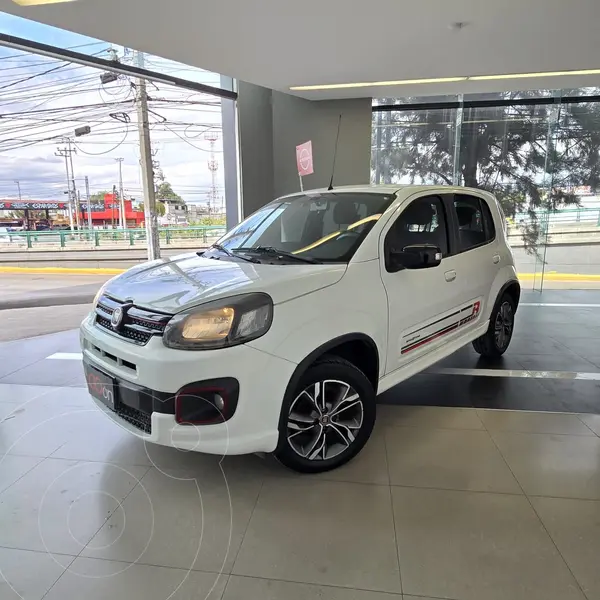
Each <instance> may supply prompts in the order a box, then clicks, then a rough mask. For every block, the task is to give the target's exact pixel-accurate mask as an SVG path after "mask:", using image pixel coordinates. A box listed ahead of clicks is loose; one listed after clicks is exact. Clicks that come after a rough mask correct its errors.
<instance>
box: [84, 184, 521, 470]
mask: <svg viewBox="0 0 600 600" xmlns="http://www.w3.org/2000/svg"><path fill="white" fill-rule="evenodd" d="M505 223H506V221H505V219H504V216H503V215H502V212H501V209H500V207H499V204H498V203H497V201H496V200H495V199H494V197H493V196H492V195H490V194H488V193H486V192H483V191H481V190H476V189H468V188H459V187H442V186H404V187H400V186H389V185H388V186H364V187H344V188H338V189H335V190H331V191H314V192H306V193H302V194H295V195H291V196H287V197H284V198H280V199H278V200H275V201H274V202H272V203H270V204H268V205H266V206H264V207H263V208H261V209H260V210H258V211H257V212H256V213H254V214H253V215H252V216H250V217H249V218H247V219H246V220H245V221H243V222H242V223H241V224H239V225H238V226H237V227H235V228H234V229H232V230H231V231H229V232H228V233H227V234H226V235H225V236H224V237H222V238H221V239H220V240H219V242H218V243H216V244H214V245H213V246H211V247H210V248H209V249H208V250H207V251H205V252H204V253H192V254H184V255H181V256H177V257H173V258H164V259H160V260H156V261H152V262H148V263H145V264H141V265H137V266H135V267H133V268H131V269H129V270H128V271H127V272H125V273H123V274H122V275H119V276H117V277H115V278H113V279H112V280H110V281H109V282H108V283H107V284H106V285H105V286H104V287H103V288H102V289H101V290H100V291H99V293H98V295H97V297H96V300H95V302H94V310H93V312H92V313H91V314H90V315H89V317H87V318H86V319H85V320H84V322H83V323H82V326H81V344H82V348H83V355H84V367H85V371H86V377H87V382H88V386H89V390H90V392H91V394H92V396H93V398H94V400H95V402H96V403H97V404H98V406H100V407H101V409H102V410H104V411H105V412H106V414H107V415H109V416H110V417H111V418H112V419H113V420H114V421H116V422H117V423H119V424H121V425H122V426H123V427H125V428H127V429H128V430H129V431H131V432H132V433H133V434H135V435H136V436H138V437H140V438H142V439H144V440H146V441H148V442H153V443H156V444H163V445H166V446H174V447H176V448H180V449H185V450H195V451H199V452H207V453H214V454H245V453H251V452H273V453H274V454H275V456H276V457H277V458H278V459H279V460H280V461H281V462H282V463H283V464H285V465H287V466H288V467H290V468H292V469H295V470H297V471H303V472H319V471H325V470H328V469H333V468H335V467H338V466H340V465H342V464H344V463H345V462H347V461H348V460H350V459H351V458H352V457H354V456H355V455H356V454H357V453H358V452H359V451H360V450H361V448H362V447H363V446H364V445H365V443H366V441H367V440H368V438H369V436H370V435H371V431H372V430H373V426H374V423H375V413H376V400H375V399H376V396H377V394H379V393H381V392H384V391H385V390H387V389H389V388H391V387H392V386H395V385H396V384H398V383H400V382H401V381H403V380H405V379H406V378H408V377H411V376H412V375H414V374H416V373H419V372H420V371H423V370H424V369H426V368H427V367H429V366H430V365H432V364H433V363H435V362H437V361H439V360H440V359H442V358H444V357H446V356H448V355H449V354H451V353H453V352H455V351H456V350H458V349H459V348H461V347H462V346H464V345H465V344H469V343H471V342H472V343H473V344H474V346H475V349H476V350H477V351H478V352H479V353H480V354H482V355H484V356H489V357H497V356H500V355H501V354H502V353H504V351H505V350H506V349H507V347H508V345H509V343H510V340H511V336H512V333H513V326H514V316H515V311H516V309H517V305H518V303H519V296H520V286H519V282H518V279H517V274H516V271H515V266H514V260H513V255H512V252H511V249H510V247H509V245H508V244H507V241H506V232H505Z"/></svg>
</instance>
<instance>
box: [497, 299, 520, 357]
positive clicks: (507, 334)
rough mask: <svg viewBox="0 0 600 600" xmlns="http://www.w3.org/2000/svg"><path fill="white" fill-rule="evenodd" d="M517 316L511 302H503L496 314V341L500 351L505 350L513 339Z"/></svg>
mask: <svg viewBox="0 0 600 600" xmlns="http://www.w3.org/2000/svg"><path fill="white" fill-rule="evenodd" d="M514 321H515V315H514V312H513V308H512V306H511V304H510V302H506V301H505V302H503V303H502V304H501V305H500V308H499V310H498V313H497V314H496V321H495V323H494V340H495V342H496V347H497V348H498V349H499V350H504V349H505V348H506V347H507V346H508V344H509V342H510V338H511V337H512V332H513V326H514Z"/></svg>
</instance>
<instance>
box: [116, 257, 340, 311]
mask: <svg viewBox="0 0 600 600" xmlns="http://www.w3.org/2000/svg"><path fill="white" fill-rule="evenodd" d="M346 268H347V265H344V264H342V265H340V264H330V265H312V264H300V263H299V264H296V263H292V264H282V265H268V264H258V263H250V262H237V261H236V262H234V261H231V260H228V259H221V260H215V259H210V258H202V257H201V256H198V255H197V254H195V253H194V254H184V255H180V256H174V257H171V258H163V259H159V260H154V261H150V262H146V263H142V264H140V265H136V266H135V267H132V268H131V269H129V270H128V271H126V272H125V273H123V274H122V275H118V276H117V277H115V278H114V279H111V280H110V281H109V282H108V284H107V285H106V288H105V293H107V294H108V295H110V296H111V297H113V298H115V299H116V300H120V301H122V302H125V301H132V302H134V303H135V305H136V306H139V307H141V308H148V309H152V310H158V311H163V312H167V313H172V314H174V313H177V312H180V311H182V310H185V309H188V308H191V307H193V306H196V305H197V304H203V303H204V302H208V301H210V300H216V299H218V298H223V297H226V296H235V295H238V294H245V293H249V292H265V293H267V294H269V295H270V296H271V298H273V302H274V303H275V304H279V303H281V302H285V301H286V300H292V299H293V298H296V297H298V296H302V295H305V294H309V293H311V292H315V291H317V290H320V289H322V288H324V287H327V286H329V285H333V284H334V283H336V282H338V281H339V280H340V279H341V278H342V276H343V275H344V273H345V272H346Z"/></svg>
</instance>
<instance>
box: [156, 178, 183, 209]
mask: <svg viewBox="0 0 600 600" xmlns="http://www.w3.org/2000/svg"><path fill="white" fill-rule="evenodd" d="M156 199H157V200H162V201H163V202H164V201H165V200H168V201H169V202H174V203H176V204H185V202H184V201H183V198H182V197H181V196H180V195H179V194H176V193H175V191H174V190H173V187H172V186H171V184H170V183H169V182H168V181H163V182H162V183H159V184H158V186H157V188H156Z"/></svg>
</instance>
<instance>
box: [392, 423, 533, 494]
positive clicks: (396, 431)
mask: <svg viewBox="0 0 600 600" xmlns="http://www.w3.org/2000/svg"><path fill="white" fill-rule="evenodd" d="M385 441H386V446H387V458H388V464H389V469H390V483H391V484H392V485H403V486H411V487H425V488H442V489H452V490H473V491H480V492H503V493H509V494H520V493H522V492H521V488H520V487H519V484H518V483H517V481H516V479H515V478H514V476H513V475H512V473H511V472H510V469H509V468H508V466H507V465H506V462H505V461H504V459H503V458H502V455H501V454H500V452H499V451H498V449H497V448H496V445H495V444H494V442H493V441H492V439H491V438H490V436H489V434H488V433H487V431H466V430H463V431H460V430H450V429H445V430H444V429H439V430H435V429H417V428H410V429H409V428H389V429H387V430H386V432H385Z"/></svg>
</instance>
